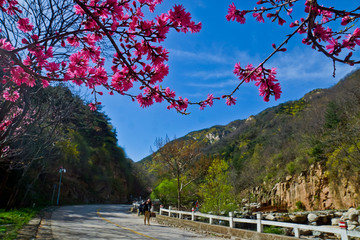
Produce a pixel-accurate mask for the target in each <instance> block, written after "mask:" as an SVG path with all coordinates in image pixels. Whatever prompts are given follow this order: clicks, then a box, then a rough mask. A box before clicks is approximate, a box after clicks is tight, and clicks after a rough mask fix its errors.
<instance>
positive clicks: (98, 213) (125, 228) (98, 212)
mask: <svg viewBox="0 0 360 240" xmlns="http://www.w3.org/2000/svg"><path fill="white" fill-rule="evenodd" d="M97 215H98V216H99V217H100V218H101V219H102V220H104V221H106V222H108V223H111V224H114V225H115V226H117V227H119V228H122V229H124V230H128V231H130V232H133V233H135V234H138V235H141V236H143V237H147V238H150V239H154V240H157V239H156V238H153V237H150V236H148V235H145V234H143V233H139V232H137V231H135V230H132V229H130V228H127V227H123V226H121V225H119V224H117V223H114V222H112V221H110V220H109V219H106V218H104V217H103V216H101V214H100V208H99V209H98V210H97Z"/></svg>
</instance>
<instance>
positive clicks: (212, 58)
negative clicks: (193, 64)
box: [169, 49, 228, 64]
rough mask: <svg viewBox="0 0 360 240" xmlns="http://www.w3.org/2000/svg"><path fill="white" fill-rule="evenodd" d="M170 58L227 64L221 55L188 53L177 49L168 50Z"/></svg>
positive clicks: (224, 57) (225, 58)
mask: <svg viewBox="0 0 360 240" xmlns="http://www.w3.org/2000/svg"><path fill="white" fill-rule="evenodd" d="M169 52H170V56H171V57H172V56H174V57H180V58H190V59H191V60H197V61H205V62H213V63H223V64H224V63H227V62H228V60H227V57H226V56H223V55H221V54H211V53H205V52H190V51H183V50H178V49H169Z"/></svg>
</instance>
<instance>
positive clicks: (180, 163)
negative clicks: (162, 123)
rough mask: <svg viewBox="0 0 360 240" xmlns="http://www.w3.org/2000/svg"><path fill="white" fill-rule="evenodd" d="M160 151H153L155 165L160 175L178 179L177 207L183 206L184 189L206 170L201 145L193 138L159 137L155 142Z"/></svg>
mask: <svg viewBox="0 0 360 240" xmlns="http://www.w3.org/2000/svg"><path fill="white" fill-rule="evenodd" d="M154 145H155V146H156V147H157V148H158V151H157V152H155V153H153V166H154V167H155V168H156V169H157V171H158V173H159V174H160V175H163V176H164V175H168V176H169V177H172V178H176V181H177V195H178V197H177V207H178V209H180V208H181V206H182V192H183V190H184V189H185V188H186V187H187V186H188V185H189V184H191V183H192V182H194V181H195V180H196V179H198V178H199V177H200V176H201V175H202V174H203V173H204V172H205V170H206V165H207V163H206V160H205V158H201V147H200V146H199V143H198V142H196V141H195V140H192V139H175V140H173V141H170V139H169V138H168V137H166V138H165V139H163V138H157V139H156V141H155V144H154Z"/></svg>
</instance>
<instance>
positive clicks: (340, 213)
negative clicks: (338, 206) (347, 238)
mask: <svg viewBox="0 0 360 240" xmlns="http://www.w3.org/2000/svg"><path fill="white" fill-rule="evenodd" d="M334 214H335V217H338V218H340V217H342V216H343V215H344V213H343V212H335V213H334Z"/></svg>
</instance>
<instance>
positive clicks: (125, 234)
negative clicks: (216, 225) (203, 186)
mask: <svg viewBox="0 0 360 240" xmlns="http://www.w3.org/2000/svg"><path fill="white" fill-rule="evenodd" d="M129 209H130V205H79V206H66V207H61V208H58V209H57V210H55V211H54V212H53V214H52V218H51V229H52V234H53V239H59V240H60V239H61V240H63V239H84V240H85V239H141V240H142V239H146V240H148V239H158V240H163V239H171V240H180V239H181V240H183V239H204V240H210V239H211V240H215V239H220V238H215V237H209V236H202V235H199V234H195V233H193V232H187V231H186V230H184V229H179V228H170V227H167V226H163V225H159V224H158V223H156V222H154V221H151V226H148V225H144V220H143V218H142V217H138V216H137V215H136V214H133V213H130V212H129Z"/></svg>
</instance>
